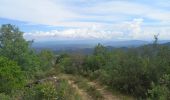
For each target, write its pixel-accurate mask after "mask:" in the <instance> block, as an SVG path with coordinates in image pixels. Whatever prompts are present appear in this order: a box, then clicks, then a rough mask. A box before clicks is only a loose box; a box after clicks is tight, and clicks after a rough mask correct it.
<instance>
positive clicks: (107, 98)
mask: <svg viewBox="0 0 170 100" xmlns="http://www.w3.org/2000/svg"><path fill="white" fill-rule="evenodd" d="M88 84H89V85H91V86H93V87H95V88H96V90H98V91H99V92H100V93H101V94H102V96H103V97H104V100H122V99H120V98H119V97H117V96H114V95H113V94H112V93H111V92H109V91H108V90H106V87H103V86H101V85H99V84H98V83H96V82H88Z"/></svg>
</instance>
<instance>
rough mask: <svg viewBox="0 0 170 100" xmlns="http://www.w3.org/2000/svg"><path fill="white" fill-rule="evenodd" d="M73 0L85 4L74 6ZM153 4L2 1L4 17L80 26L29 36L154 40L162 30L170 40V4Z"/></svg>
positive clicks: (0, 7)
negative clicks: (154, 35) (168, 5)
mask: <svg viewBox="0 0 170 100" xmlns="http://www.w3.org/2000/svg"><path fill="white" fill-rule="evenodd" d="M73 2H74V3H77V2H78V3H80V4H81V5H76V6H75V4H74V5H72V3H73ZM96 2H100V3H96ZM156 2H157V3H156ZM153 5H154V4H153ZM153 5H148V4H145V3H141V2H132V1H126V0H121V1H118V0H108V1H107V2H106V1H105V2H104V1H97V0H92V1H86V0H0V17H1V18H8V19H14V20H18V21H25V22H28V23H31V24H43V25H50V26H64V27H76V29H75V28H73V29H64V30H62V31H59V30H51V31H49V32H43V31H38V30H37V32H33V33H26V34H25V37H26V38H27V39H43V38H55V39H60V38H67V39H71V38H73V39H81V38H82V39H152V36H153V34H155V33H158V32H159V33H160V38H162V39H167V38H168V37H167V36H169V33H168V32H169V31H170V25H169V22H170V10H168V9H165V8H169V7H167V6H166V3H164V2H163V3H162V2H160V1H159V2H158V1H155V5H156V6H153ZM159 6H161V7H159ZM164 6H165V7H164ZM136 18H137V19H136ZM145 19H147V20H152V21H155V22H157V25H156V26H152V25H153V24H154V23H153V22H151V24H148V23H149V22H147V21H146V20H145ZM165 25H166V26H165Z"/></svg>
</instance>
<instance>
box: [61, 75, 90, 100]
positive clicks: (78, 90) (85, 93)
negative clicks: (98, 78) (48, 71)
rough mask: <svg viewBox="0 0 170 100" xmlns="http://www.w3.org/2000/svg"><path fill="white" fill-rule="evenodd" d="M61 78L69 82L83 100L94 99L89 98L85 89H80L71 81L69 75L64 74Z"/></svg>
mask: <svg viewBox="0 0 170 100" xmlns="http://www.w3.org/2000/svg"><path fill="white" fill-rule="evenodd" d="M60 78H63V79H66V80H67V81H68V83H69V84H70V86H72V87H73V88H74V89H75V90H76V92H77V93H78V94H79V95H80V96H81V99H82V100H93V99H92V97H91V96H89V95H88V94H87V92H86V91H84V90H83V89H81V88H79V87H78V85H77V84H75V82H74V81H73V80H71V79H70V76H69V75H64V74H62V75H61V76H60Z"/></svg>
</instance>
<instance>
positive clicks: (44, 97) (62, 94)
mask: <svg viewBox="0 0 170 100" xmlns="http://www.w3.org/2000/svg"><path fill="white" fill-rule="evenodd" d="M22 98H23V99H24V100H81V98H80V97H79V95H78V94H77V93H76V92H75V91H74V89H72V88H71V86H70V85H69V84H68V82H67V81H66V80H60V81H59V82H58V83H57V84H56V83H54V82H45V83H41V84H38V85H35V86H33V87H31V88H27V89H25V93H24V95H23V96H22Z"/></svg>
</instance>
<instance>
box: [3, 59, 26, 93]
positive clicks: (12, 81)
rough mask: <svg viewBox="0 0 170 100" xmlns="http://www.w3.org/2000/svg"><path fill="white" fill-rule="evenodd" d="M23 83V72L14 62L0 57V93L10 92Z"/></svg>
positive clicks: (20, 86)
mask: <svg viewBox="0 0 170 100" xmlns="http://www.w3.org/2000/svg"><path fill="white" fill-rule="evenodd" d="M24 84H25V77H24V73H23V72H22V71H21V69H20V67H19V66H18V65H17V64H16V62H14V61H11V60H8V59H7V58H5V57H0V93H2V92H3V93H7V94H8V93H11V92H12V91H15V90H17V89H20V88H22V87H23V86H24Z"/></svg>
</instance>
